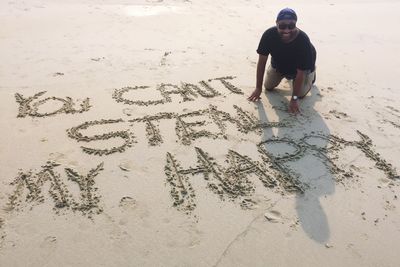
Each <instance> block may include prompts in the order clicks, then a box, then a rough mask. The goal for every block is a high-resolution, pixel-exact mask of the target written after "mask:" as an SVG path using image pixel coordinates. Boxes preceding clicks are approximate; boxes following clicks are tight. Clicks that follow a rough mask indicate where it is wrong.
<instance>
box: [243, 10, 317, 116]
mask: <svg viewBox="0 0 400 267" xmlns="http://www.w3.org/2000/svg"><path fill="white" fill-rule="evenodd" d="M296 22H297V15H296V13H295V12H294V10H293V9H290V8H285V9H282V10H281V11H280V12H279V14H278V17H277V19H276V26H274V27H271V28H269V29H268V30H266V31H265V32H264V34H263V35H262V37H261V40H260V43H259V45H258V49H257V53H258V54H259V57H258V63H257V80H256V89H255V90H254V91H253V93H252V94H251V96H250V97H249V98H248V99H249V100H250V101H257V100H259V99H260V95H261V92H262V83H263V78H264V72H265V65H266V63H267V59H268V55H269V54H271V64H270V66H269V67H268V69H267V71H266V79H265V83H264V87H265V89H266V90H268V91H270V90H273V89H274V88H275V87H276V86H278V85H279V83H280V82H281V80H282V79H283V78H286V79H288V80H290V81H291V83H292V88H293V90H292V98H291V100H290V103H289V112H290V113H299V112H300V107H299V99H300V98H303V97H305V96H306V95H307V93H308V92H309V91H310V89H311V87H312V85H313V83H314V82H315V59H316V54H317V53H316V51H315V48H314V46H313V45H312V44H311V42H310V39H309V38H308V36H307V34H306V33H305V32H303V31H302V30H300V29H298V28H297V27H296Z"/></svg>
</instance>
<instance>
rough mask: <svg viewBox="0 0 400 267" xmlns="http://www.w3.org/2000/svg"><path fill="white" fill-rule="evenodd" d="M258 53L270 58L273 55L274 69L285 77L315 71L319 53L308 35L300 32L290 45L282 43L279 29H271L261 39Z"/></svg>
mask: <svg viewBox="0 0 400 267" xmlns="http://www.w3.org/2000/svg"><path fill="white" fill-rule="evenodd" d="M257 53H258V54H260V55H264V56H268V55H269V54H271V57H272V59H271V64H272V67H274V68H275V69H277V70H278V71H279V72H280V73H282V74H283V75H289V76H292V75H296V70H297V69H300V70H310V71H314V69H315V59H316V54H317V52H316V51H315V48H314V46H313V45H312V44H311V42H310V39H309V38H308V36H307V34H306V33H305V32H303V31H302V30H299V34H298V35H297V37H296V38H295V39H294V40H293V41H291V42H290V43H284V42H282V40H281V38H280V36H279V34H278V29H277V28H276V27H272V28H269V29H268V30H266V31H265V32H264V34H263V35H262V37H261V40H260V44H259V45H258V49H257Z"/></svg>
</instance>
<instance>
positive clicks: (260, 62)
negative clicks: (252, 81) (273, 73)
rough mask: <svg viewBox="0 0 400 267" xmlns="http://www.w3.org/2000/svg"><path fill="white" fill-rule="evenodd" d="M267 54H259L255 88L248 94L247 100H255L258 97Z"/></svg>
mask: <svg viewBox="0 0 400 267" xmlns="http://www.w3.org/2000/svg"><path fill="white" fill-rule="evenodd" d="M267 60H268V56H263V55H259V56H258V63H257V74H256V89H255V90H254V91H253V93H252V94H251V95H250V97H249V98H248V100H250V101H257V100H259V99H260V95H261V92H262V84H263V80H264V73H265V65H266V64H267Z"/></svg>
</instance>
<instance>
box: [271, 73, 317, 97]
mask: <svg viewBox="0 0 400 267" xmlns="http://www.w3.org/2000/svg"><path fill="white" fill-rule="evenodd" d="M283 78H288V77H285V76H284V75H282V74H281V73H280V72H278V71H277V70H276V69H275V68H273V67H272V66H271V65H269V67H268V69H267V71H266V77H265V82H264V87H265V89H266V90H268V91H271V90H273V89H274V88H275V87H277V86H278V85H279V84H280V82H281V81H282V79H283ZM288 80H290V86H291V88H292V90H293V86H294V79H293V78H288ZM314 81H315V70H314V71H313V72H310V71H306V77H305V79H304V81H303V85H302V86H301V90H300V95H299V97H305V96H306V94H307V93H308V92H309V91H310V90H311V87H312V85H313V83H314Z"/></svg>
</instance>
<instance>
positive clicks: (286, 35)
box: [276, 19, 297, 41]
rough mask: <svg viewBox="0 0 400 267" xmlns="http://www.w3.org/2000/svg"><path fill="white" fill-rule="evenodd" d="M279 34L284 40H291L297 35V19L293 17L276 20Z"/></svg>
mask: <svg viewBox="0 0 400 267" xmlns="http://www.w3.org/2000/svg"><path fill="white" fill-rule="evenodd" d="M276 27H277V28H278V33H279V36H280V37H281V39H282V41H290V40H292V39H293V38H294V37H295V35H296V30H297V29H296V21H295V20H293V19H284V20H280V21H277V22H276Z"/></svg>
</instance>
